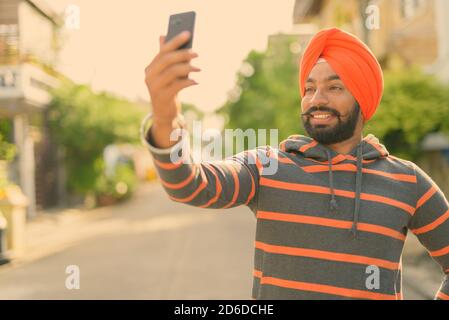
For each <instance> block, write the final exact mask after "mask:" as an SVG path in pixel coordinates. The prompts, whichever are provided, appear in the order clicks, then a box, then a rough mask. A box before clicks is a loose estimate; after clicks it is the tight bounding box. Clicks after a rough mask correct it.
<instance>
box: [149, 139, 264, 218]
mask: <svg viewBox="0 0 449 320" xmlns="http://www.w3.org/2000/svg"><path fill="white" fill-rule="evenodd" d="M149 132H150V130H148V132H147V135H146V142H147V143H146V145H147V147H148V149H149V151H150V153H151V154H152V156H153V161H154V164H155V167H156V170H157V173H158V176H159V179H160V182H161V184H162V186H163V187H164V189H165V191H166V193H167V194H168V196H169V198H170V199H171V200H173V201H176V202H180V203H185V204H188V205H192V206H196V207H200V208H214V209H224V208H232V207H236V206H239V205H248V206H249V207H250V209H251V210H252V211H253V212H255V211H256V205H257V194H258V185H259V175H260V171H259V170H260V169H259V168H260V162H259V161H258V159H257V152H258V151H257V149H254V150H248V151H243V152H241V153H238V154H236V155H234V156H231V157H228V158H226V159H224V160H221V161H211V162H208V161H203V162H199V163H195V162H194V161H193V158H192V156H191V153H190V152H191V151H190V148H189V143H188V140H189V139H188V137H186V136H184V137H182V139H181V141H179V142H178V143H177V144H176V145H175V146H173V147H171V148H168V149H160V148H156V147H155V146H154V144H153V143H152V141H151V134H149ZM178 159H179V160H178Z"/></svg>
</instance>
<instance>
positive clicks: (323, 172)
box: [145, 28, 449, 299]
mask: <svg viewBox="0 0 449 320" xmlns="http://www.w3.org/2000/svg"><path fill="white" fill-rule="evenodd" d="M187 38H188V35H180V36H178V37H177V38H176V39H174V40H172V41H170V42H168V43H163V37H162V38H161V39H160V42H161V49H160V53H159V54H158V55H157V56H156V57H155V58H154V60H153V61H152V63H151V64H150V65H149V66H148V68H147V69H146V83H147V85H148V88H149V92H150V95H151V99H152V104H153V125H152V127H151V129H150V130H149V131H148V132H147V134H146V136H145V137H146V142H148V147H149V149H150V151H151V153H152V154H153V157H154V161H155V164H156V167H157V170H158V173H159V176H160V179H161V182H162V184H163V186H164V188H165V190H166V192H167V193H168V195H169V197H170V198H171V199H172V200H174V201H178V202H182V203H186V204H189V205H194V206H198V207H207V208H229V207H234V206H238V205H242V204H245V205H247V206H249V207H250V208H251V210H252V211H253V212H254V213H255V214H256V217H257V229H256V239H255V253H254V274H253V276H254V280H253V292H252V297H253V298H254V299H402V291H401V269H402V266H401V255H402V249H403V246H404V241H405V239H406V236H407V231H408V230H411V231H412V232H413V233H414V234H415V235H417V236H418V238H419V240H420V242H421V243H422V244H423V245H424V246H425V247H426V248H427V250H428V251H429V253H430V255H431V256H432V257H433V258H434V259H435V261H437V262H438V263H439V264H440V265H441V267H442V269H443V270H444V272H445V274H446V277H445V280H444V281H443V283H442V286H441V288H440V290H439V291H438V293H437V294H436V297H435V298H436V299H449V278H448V275H449V204H448V202H447V200H446V199H445V197H444V195H443V193H442V192H441V191H440V189H439V188H438V187H437V186H436V185H435V183H434V182H433V181H432V180H431V179H430V178H429V177H428V176H427V175H426V174H425V173H424V172H423V171H422V170H421V169H420V168H418V167H417V166H416V165H415V164H413V163H412V162H409V161H405V160H401V159H399V158H396V157H394V156H392V155H390V154H389V153H388V151H387V150H386V149H385V147H384V146H383V145H381V144H380V143H379V141H378V140H377V139H376V138H375V137H374V136H372V135H368V136H367V137H365V138H363V137H362V130H363V126H364V124H365V123H366V122H367V121H368V120H370V118H371V117H372V116H373V115H374V113H375V111H376V108H377V107H378V105H379V103H380V100H381V97H382V91H383V76H382V70H381V67H380V66H379V63H378V62H377V60H376V58H375V56H374V55H373V54H372V52H371V51H370V49H369V48H368V47H367V46H365V45H364V44H363V43H362V42H361V41H360V40H359V39H357V38H356V37H355V36H353V35H351V34H349V33H346V32H344V31H342V30H340V29H337V28H332V29H327V30H323V31H321V32H319V33H318V34H316V35H315V36H314V37H313V38H312V40H311V41H310V43H309V45H308V47H307V49H306V50H305V53H304V55H303V57H302V60H301V62H300V77H299V87H300V88H299V89H300V93H301V96H302V114H301V118H302V121H303V124H304V127H305V129H306V131H307V133H308V135H309V137H305V136H300V135H294V136H290V137H289V138H288V139H286V140H285V141H283V142H282V143H281V144H280V147H279V149H268V155H269V156H270V154H271V156H273V155H275V156H276V157H275V158H277V159H278V162H279V166H278V169H277V171H276V173H275V174H273V175H269V176H268V175H264V170H265V167H264V165H263V164H262V163H261V161H259V159H260V155H261V154H264V153H265V149H264V148H256V149H255V150H249V151H245V152H242V153H240V154H237V155H235V156H233V157H230V158H228V159H225V160H224V161H216V162H210V163H208V162H202V163H200V164H189V163H188V161H177V162H172V161H171V160H170V159H172V158H170V153H171V152H181V153H184V156H186V157H187V159H188V158H189V157H190V155H189V150H188V149H181V147H180V146H181V145H182V144H181V142H179V143H177V144H175V143H176V142H173V141H170V139H169V135H170V132H172V130H174V129H176V128H178V127H179V126H180V125H181V124H180V123H179V121H176V118H177V116H178V114H179V102H178V101H177V100H176V93H177V92H179V90H181V89H182V88H185V87H188V86H191V85H195V84H196V83H195V82H194V81H193V80H190V79H189V78H187V76H188V74H189V73H190V72H195V71H199V69H198V68H195V67H192V66H191V65H190V61H191V59H193V58H194V57H195V56H196V54H195V53H192V52H189V51H179V52H177V51H175V48H177V47H178V46H179V45H180V44H181V43H183V42H185V41H186V40H187ZM404 112H407V110H404ZM249 160H253V161H249ZM370 276H373V277H370ZM376 277H377V280H376Z"/></svg>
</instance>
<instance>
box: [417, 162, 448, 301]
mask: <svg viewBox="0 0 449 320" xmlns="http://www.w3.org/2000/svg"><path fill="white" fill-rule="evenodd" d="M415 173H416V179H417V193H418V194H417V202H416V210H415V213H414V215H413V217H412V218H411V220H410V224H409V229H410V230H411V231H412V232H413V233H414V234H415V235H416V236H417V237H418V239H419V241H420V242H421V243H422V244H423V245H424V247H425V248H426V249H427V251H428V252H429V254H430V256H431V257H432V258H433V259H434V260H435V261H436V262H437V263H438V264H439V265H440V266H441V268H442V270H443V272H444V274H445V277H444V280H443V282H442V284H441V287H440V289H439V290H438V292H437V294H436V296H435V299H437V300H449V203H448V201H447V199H446V197H445V196H444V194H443V192H442V191H441V190H440V188H439V187H438V186H437V185H436V184H435V182H434V181H433V180H432V179H431V178H430V177H429V176H428V175H427V174H426V173H425V172H424V171H423V170H422V169H420V168H419V167H417V166H415Z"/></svg>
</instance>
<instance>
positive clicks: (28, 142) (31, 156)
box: [0, 0, 61, 216]
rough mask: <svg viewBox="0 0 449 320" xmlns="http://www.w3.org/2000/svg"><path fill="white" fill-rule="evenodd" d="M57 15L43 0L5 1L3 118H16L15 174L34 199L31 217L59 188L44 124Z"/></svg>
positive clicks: (1, 14) (1, 25)
mask: <svg viewBox="0 0 449 320" xmlns="http://www.w3.org/2000/svg"><path fill="white" fill-rule="evenodd" d="M60 26H61V22H60V21H59V18H58V17H57V15H56V14H55V13H54V12H53V11H52V10H51V8H49V7H48V6H47V5H46V4H45V2H43V1H41V0H0V117H1V118H2V119H3V120H5V119H7V121H11V123H12V125H13V128H14V130H13V136H12V137H11V139H12V140H13V141H14V143H15V144H16V146H17V147H18V155H17V157H16V159H15V161H14V162H13V163H12V165H11V167H10V168H9V174H10V179H11V180H12V181H13V182H15V183H17V184H19V185H20V186H21V188H22V190H23V191H24V193H25V194H26V196H27V197H28V199H29V203H30V207H29V211H28V215H29V216H33V215H34V214H35V211H36V206H42V205H45V204H46V202H47V200H48V197H49V196H51V195H52V193H54V192H55V190H54V185H55V183H54V181H55V179H56V178H55V177H56V175H57V170H58V167H57V166H56V165H55V164H56V163H55V162H54V158H55V157H54V156H50V154H52V153H54V150H51V144H50V143H49V136H48V134H47V132H46V126H45V116H44V114H45V110H46V106H47V105H48V103H49V102H50V94H49V89H51V88H53V87H55V86H56V85H57V83H58V80H57V73H56V72H55V71H54V69H53V64H54V62H55V61H56V59H57V54H58V32H57V31H58V28H59V27H60Z"/></svg>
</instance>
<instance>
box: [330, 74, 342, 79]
mask: <svg viewBox="0 0 449 320" xmlns="http://www.w3.org/2000/svg"><path fill="white" fill-rule="evenodd" d="M332 80H341V79H340V77H339V75H338V74H334V75H332V76H330V77H329V78H327V81H332Z"/></svg>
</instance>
